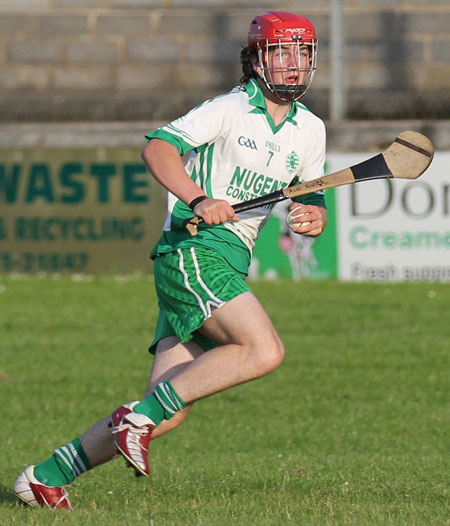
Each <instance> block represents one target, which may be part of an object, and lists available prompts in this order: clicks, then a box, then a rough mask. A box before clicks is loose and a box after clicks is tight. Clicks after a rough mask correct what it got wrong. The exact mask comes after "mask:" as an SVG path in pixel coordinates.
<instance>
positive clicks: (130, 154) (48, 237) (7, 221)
mask: <svg viewBox="0 0 450 526" xmlns="http://www.w3.org/2000/svg"><path fill="white" fill-rule="evenodd" d="M164 214H165V196H164V190H163V189H162V188H161V187H160V185H159V184H157V183H156V182H155V181H154V179H153V178H152V177H151V176H150V175H149V173H148V171H147V169H146V167H145V166H144V164H143V163H142V161H141V160H140V156H139V150H138V149H136V148H119V149H117V148H114V149H113V148H110V149H105V148H92V149H86V148H83V149H66V148H65V149H55V148H54V149H49V148H39V149H17V150H13V149H8V150H0V271H3V272H12V271H15V272H41V271H44V272H83V273H85V272H100V271H105V272H108V271H118V272H127V271H132V270H136V269H148V268H149V259H148V254H149V251H150V249H151V247H152V245H153V244H154V243H155V241H156V240H157V237H158V236H159V235H160V229H161V225H162V221H163V218H164Z"/></svg>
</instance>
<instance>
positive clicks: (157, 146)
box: [141, 139, 239, 225]
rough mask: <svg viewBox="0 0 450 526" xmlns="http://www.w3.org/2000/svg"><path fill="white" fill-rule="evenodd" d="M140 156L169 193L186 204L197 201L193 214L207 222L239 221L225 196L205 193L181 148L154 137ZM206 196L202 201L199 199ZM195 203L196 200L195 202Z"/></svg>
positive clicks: (214, 223)
mask: <svg viewBox="0 0 450 526" xmlns="http://www.w3.org/2000/svg"><path fill="white" fill-rule="evenodd" d="M141 157H142V159H143V161H144V163H145V164H146V166H147V168H148V169H149V170H150V172H151V173H152V175H153V177H154V178H155V179H156V180H157V181H158V182H159V183H160V184H161V185H162V186H164V188H166V189H167V190H168V191H169V192H171V193H172V194H174V195H175V196H177V197H178V198H179V199H181V200H182V201H183V202H184V203H186V204H187V205H190V204H191V203H192V202H193V201H194V200H198V201H199V202H198V204H196V205H195V206H194V209H193V211H194V213H195V214H196V215H198V216H201V217H202V218H203V220H204V222H205V223H206V224H208V225H218V224H220V223H224V222H226V221H230V220H231V221H239V219H238V218H237V217H236V214H235V212H234V210H233V208H232V207H231V205H230V204H229V203H228V202H227V201H225V200H223V199H209V198H208V197H207V196H206V194H205V192H204V191H203V190H202V189H201V188H200V187H199V186H198V185H197V184H195V182H194V181H193V180H192V179H191V178H190V177H189V175H188V174H187V173H186V170H185V168H184V165H183V162H182V160H181V157H180V154H179V152H178V150H177V149H176V148H175V146H173V145H172V144H170V143H169V142H166V141H164V140H161V139H152V140H151V141H150V142H149V143H148V144H147V146H146V147H145V148H144V150H143V151H142V154H141ZM200 197H203V198H204V199H203V200H199V199H198V198H200ZM194 202H195V201H194Z"/></svg>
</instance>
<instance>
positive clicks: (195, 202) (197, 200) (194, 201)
mask: <svg viewBox="0 0 450 526" xmlns="http://www.w3.org/2000/svg"><path fill="white" fill-rule="evenodd" d="M205 199H208V197H207V196H206V195H199V196H198V197H196V198H195V199H192V201H191V202H190V203H189V208H190V209H191V210H192V211H194V208H195V207H196V206H197V205H198V204H199V203H201V202H202V201H204V200H205Z"/></svg>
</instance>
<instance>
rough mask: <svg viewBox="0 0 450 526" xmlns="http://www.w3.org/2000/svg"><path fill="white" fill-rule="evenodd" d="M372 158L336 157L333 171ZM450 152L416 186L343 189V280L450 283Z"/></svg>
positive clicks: (339, 209)
mask: <svg viewBox="0 0 450 526" xmlns="http://www.w3.org/2000/svg"><path fill="white" fill-rule="evenodd" d="M369 155H370V154H367V153H362V154H338V153H335V154H330V155H329V156H328V161H329V171H335V170H339V169H341V168H345V167H346V166H351V165H353V164H355V163H357V162H360V161H362V160H364V159H367V157H368V156H369ZM449 166H450V152H437V153H436V154H435V157H434V160H433V162H432V163H431V166H430V167H429V168H428V170H427V171H426V172H425V173H424V174H423V175H422V176H421V177H420V178H419V179H416V180H411V181H403V180H395V181H394V180H383V181H370V182H365V183H361V184H355V185H352V186H346V187H341V188H337V195H336V198H337V227H338V228H337V237H338V274H339V278H340V279H343V280H351V281H446V282H450V170H449Z"/></svg>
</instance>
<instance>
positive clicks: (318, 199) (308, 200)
mask: <svg viewBox="0 0 450 526" xmlns="http://www.w3.org/2000/svg"><path fill="white" fill-rule="evenodd" d="M292 201H294V203H301V204H302V205H316V206H323V207H324V208H326V207H327V205H326V203H325V195H324V194H323V193H319V192H315V193H313V194H306V195H300V196H299V197H294V199H292Z"/></svg>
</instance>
